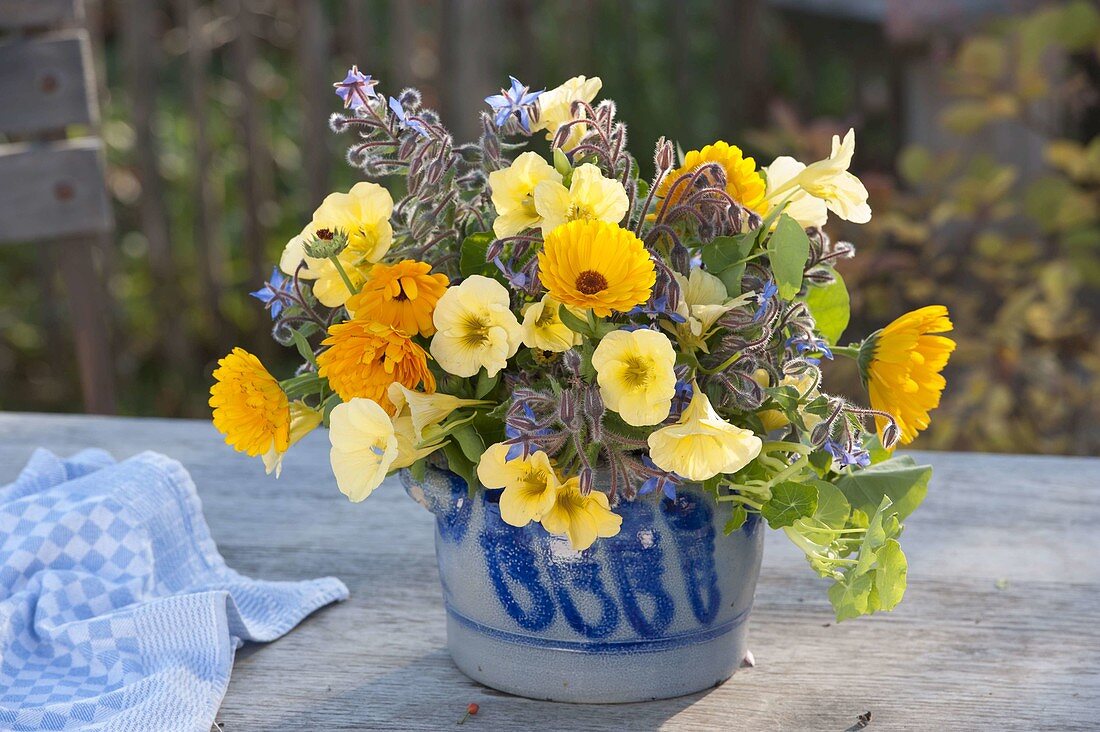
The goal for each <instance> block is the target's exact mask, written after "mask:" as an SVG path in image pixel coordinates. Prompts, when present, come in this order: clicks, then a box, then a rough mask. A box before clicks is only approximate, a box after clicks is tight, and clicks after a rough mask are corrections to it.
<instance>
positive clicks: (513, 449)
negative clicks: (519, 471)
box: [504, 404, 550, 460]
mask: <svg viewBox="0 0 1100 732" xmlns="http://www.w3.org/2000/svg"><path fill="white" fill-rule="evenodd" d="M523 415H524V416H523V417H520V418H518V419H517V418H514V417H513V418H511V419H509V420H508V421H506V422H505V423H504V436H505V437H507V438H508V439H506V440H505V443H507V444H508V454H507V455H506V457H505V459H507V460H515V459H516V458H518V457H524V456H526V455H530V454H531V453H533V452H536V451H537V450H538V448H532V446H531V443H532V442H533V438H535V437H544V436H546V435H548V434H550V430H549V429H546V428H545V427H543V428H539V427H537V424H538V417H536V416H535V410H533V409H531V407H530V405H528V404H524V405H523Z"/></svg>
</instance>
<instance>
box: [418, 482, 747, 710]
mask: <svg viewBox="0 0 1100 732" xmlns="http://www.w3.org/2000/svg"><path fill="white" fill-rule="evenodd" d="M401 479H402V482H403V484H404V486H405V490H406V491H407V492H408V493H409V495H410V496H412V497H413V498H414V499H415V500H416V501H418V502H419V503H421V504H423V505H424V506H426V507H427V508H428V509H430V510H431V511H432V512H433V513H434V514H435V517H436V533H435V546H436V557H437V559H438V561H439V578H440V581H441V582H442V584H443V600H444V604H445V605H446V610H447V643H448V646H449V648H450V652H451V657H452V658H453V659H454V662H455V664H456V665H457V666H458V667H459V669H461V670H462V671H463V672H464V673H465V674H466V675H467V676H469V677H471V678H473V679H475V680H476V681H479V682H481V683H483V684H485V685H487V686H491V687H493V688H495V689H500V690H501V691H507V692H510V693H512V694H519V695H521V696H526V697H531V698H534V699H547V700H552V701H568V702H606V703H610V702H632V701H644V700H649V699H662V698H668V697H674V696H679V695H682V694H689V693H692V692H695V691H699V690H701V689H706V688H709V687H712V686H715V685H717V684H720V683H721V682H722V681H724V680H725V679H727V678H729V677H730V675H731V674H733V672H734V671H736V670H737V668H738V666H739V665H740V663H741V659H742V658H743V657H744V655H745V641H746V630H747V622H748V617H749V611H750V609H751V608H752V601H753V593H754V592H755V589H756V579H757V576H758V574H759V571H760V558H761V551H762V548H763V531H762V530H761V526H760V523H759V517H757V516H752V517H750V519H749V521H748V522H746V524H745V525H744V526H743V527H742V528H741V529H740V530H738V531H736V532H734V533H733V534H731V535H729V536H725V535H724V534H723V524H724V520H725V518H724V516H722V515H721V514H722V513H724V512H719V511H717V510H716V506H715V503H714V501H713V499H712V498H710V497H709V496H706V495H704V494H703V493H702V491H701V490H700V489H699V488H697V487H696V488H692V487H690V486H681V487H680V489H679V491H678V493H679V495H678V497H677V499H676V500H675V501H670V500H667V499H661V500H660V501H659V502H658V501H656V500H652V499H651V498H650V499H646V500H638V501H634V502H632V503H623V504H621V505H619V506H617V507H615V511H616V513H619V514H620V515H621V516H622V518H623V525H622V530H621V531H620V533H619V534H618V536H615V537H612V538H610V539H599V540H597V542H596V543H595V544H594V545H593V546H592V547H591V548H590V549H588V550H585V551H582V552H578V551H575V550H573V549H572V548H571V547H570V545H569V542H568V541H567V540H566V539H565V538H564V537H559V536H553V535H550V534H548V533H547V532H546V531H545V530H544V529H543V528H542V526H540V525H538V524H530V525H528V526H526V527H523V528H516V527H514V526H509V525H508V524H506V523H504V521H502V520H501V518H500V511H499V509H498V507H497V504H496V503H495V498H496V496H495V495H494V493H498V492H487V491H478V492H477V494H476V495H475V496H474V497H473V498H470V497H469V496H468V495H467V490H466V484H465V482H464V481H463V480H462V479H461V478H460V477H458V476H457V475H455V474H453V473H450V472H447V471H441V470H436V469H432V468H429V469H428V474H427V475H426V476H425V478H424V479H423V480H422V481H417V480H415V479H413V478H412V476H411V475H410V474H409V473H408V472H407V471H402V475H401Z"/></svg>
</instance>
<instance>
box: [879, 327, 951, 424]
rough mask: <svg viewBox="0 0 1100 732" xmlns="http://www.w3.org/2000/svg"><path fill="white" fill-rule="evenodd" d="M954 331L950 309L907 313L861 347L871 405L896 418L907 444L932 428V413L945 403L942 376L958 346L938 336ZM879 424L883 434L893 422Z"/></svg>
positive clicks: (881, 419) (883, 421) (881, 420)
mask: <svg viewBox="0 0 1100 732" xmlns="http://www.w3.org/2000/svg"><path fill="white" fill-rule="evenodd" d="M951 329H952V325H951V319H950V318H949V317H948V314H947V308H945V307H944V306H943V305H929V306H928V307H924V308H920V309H919V310H914V311H913V312H911V313H906V314H905V315H902V316H901V317H900V318H898V319H897V320H895V321H894V322H893V323H890V325H888V326H886V327H885V328H883V329H882V330H880V331H878V332H876V333H873V334H872V335H871V337H870V338H868V339H867V340H866V341H864V343H863V345H862V346H861V347H860V351H859V364H860V371H861V373H862V375H863V381H864V383H865V384H866V385H867V390H868V392H869V393H870V397H871V407H872V408H874V409H878V410H881V411H883V412H886V413H888V414H890V415H891V416H893V417H894V419H895V420H896V421H897V424H898V430H899V432H900V433H901V443H902V444H903V445H907V444H909V443H910V442H912V441H913V439H914V438H915V437H916V436H917V433H918V432H920V431H921V430H923V429H925V428H927V427H928V422H929V419H928V413H929V412H930V411H932V410H933V409H935V408H936V407H938V406H939V404H940V394H941V393H942V392H943V389H944V387H945V386H946V385H947V382H946V381H945V380H944V378H943V376H942V375H941V374H940V372H941V371H943V369H944V367H945V366H946V365H947V360H948V358H950V356H951V352H952V351H954V350H955V342H954V341H953V340H951V339H950V338H945V337H944V336H942V335H936V334H937V333H947V332H949V331H950V330H951ZM876 422H877V424H878V430H879V434H880V435H881V434H882V431H883V430H884V429H885V427H886V425H887V424H888V423H887V421H886V420H885V419H883V418H876Z"/></svg>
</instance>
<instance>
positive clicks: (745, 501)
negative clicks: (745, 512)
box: [717, 493, 764, 511]
mask: <svg viewBox="0 0 1100 732" xmlns="http://www.w3.org/2000/svg"><path fill="white" fill-rule="evenodd" d="M717 500H719V501H736V502H738V503H743V504H745V505H746V506H748V507H750V508H753V509H756V510H757V511H759V510H760V509H761V508H762V507H763V505H764V504H762V503H757V502H756V501H750V500H749V499H748V498H745V497H744V496H740V495H737V494H736V493H735V494H732V495H728V496H718V498H717Z"/></svg>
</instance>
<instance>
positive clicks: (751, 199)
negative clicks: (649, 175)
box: [657, 140, 767, 214]
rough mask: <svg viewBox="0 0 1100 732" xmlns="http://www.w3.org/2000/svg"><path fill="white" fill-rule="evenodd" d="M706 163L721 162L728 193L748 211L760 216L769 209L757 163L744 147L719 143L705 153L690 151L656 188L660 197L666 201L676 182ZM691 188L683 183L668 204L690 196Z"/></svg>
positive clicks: (703, 150) (704, 151) (702, 151)
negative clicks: (687, 194)
mask: <svg viewBox="0 0 1100 732" xmlns="http://www.w3.org/2000/svg"><path fill="white" fill-rule="evenodd" d="M704 163H718V164H719V165H721V166H722V170H723V171H725V174H726V193H728V194H729V195H730V197H731V198H733V200H735V201H737V202H738V203H740V204H741V205H742V206H744V207H745V208H750V209H752V210H753V211H756V212H757V213H761V214H762V213H764V212H765V211H766V210H767V206H766V205H765V203H764V194H765V192H766V190H767V186H766V185H765V183H764V178H763V177H761V175H760V173H758V172H756V161H755V160H753V159H752V158H746V157H745V155H744V153H742V152H741V148H739V147H737V146H736V145H730V144H729V143H728V142H723V141H722V140H719V141H718V142H716V143H714V144H713V145H707V146H706V147H704V148H703V149H702V150H690V151H688V153H687V154H686V155H684V164H683V165H681V166H680V167H679V168H677V169H676V170H674V171H672V172H671V173H669V174H668V175H666V176H665V179H664V180H663V181H661V185H659V186H658V187H657V197H658V198H664V197H666V196H668V195H669V189H670V188H671V187H672V184H673V183H675V182H676V180H677V179H678V178H679V177H680V176H682V175H684V174H686V173H690V172H692V171H693V170H695V169H696V168H698V167H699V166H700V165H703V164H704ZM688 187H689V186H688V185H687V184H686V183H681V184H680V185H679V186H677V187H676V190H674V191H672V200H671V201H669V205H672V204H674V203H676V202H677V201H679V200H680V199H681V198H682V197H683V196H684V195H685V194H686V193H688Z"/></svg>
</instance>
